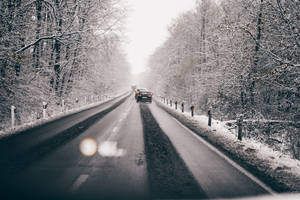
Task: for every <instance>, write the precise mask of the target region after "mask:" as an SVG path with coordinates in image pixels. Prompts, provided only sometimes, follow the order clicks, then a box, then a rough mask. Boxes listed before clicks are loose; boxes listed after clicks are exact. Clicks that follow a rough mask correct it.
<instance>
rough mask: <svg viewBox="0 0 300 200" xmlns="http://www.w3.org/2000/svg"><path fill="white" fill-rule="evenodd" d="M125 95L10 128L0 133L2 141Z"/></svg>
mask: <svg viewBox="0 0 300 200" xmlns="http://www.w3.org/2000/svg"><path fill="white" fill-rule="evenodd" d="M125 94H127V93H123V94H119V95H116V96H114V97H108V98H107V99H106V100H102V101H98V102H94V103H90V104H87V105H84V106H81V107H79V108H74V109H71V110H67V111H65V112H60V113H57V114H56V115H53V116H51V117H48V118H46V119H38V120H36V121H33V122H28V123H24V124H22V125H19V126H16V127H15V128H14V129H11V128H10V129H6V130H4V131H0V139H1V138H2V137H6V136H8V135H12V134H17V133H20V132H22V131H25V130H27V129H31V128H34V127H37V126H41V125H43V124H46V123H48V122H51V121H54V120H57V119H61V118H63V117H65V116H68V115H71V114H74V113H77V112H80V111H83V110H87V109H89V108H92V107H95V106H98V105H100V104H103V103H106V102H108V101H111V100H112V99H114V98H117V97H119V96H122V95H125Z"/></svg>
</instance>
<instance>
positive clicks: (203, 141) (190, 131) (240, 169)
mask: <svg viewBox="0 0 300 200" xmlns="http://www.w3.org/2000/svg"><path fill="white" fill-rule="evenodd" d="M172 118H173V119H174V120H175V121H176V122H177V123H178V124H179V125H180V126H181V127H183V128H184V129H185V130H187V131H188V132H189V133H190V134H191V135H192V136H194V137H195V138H196V139H197V140H199V141H200V142H201V143H203V144H205V145H206V146H207V147H208V148H210V149H211V150H212V151H213V152H215V153H216V154H218V155H219V156H220V157H221V158H223V159H224V160H226V161H227V162H228V163H229V164H231V165H232V166H233V167H235V168H236V169H237V170H239V171H240V172H241V173H243V174H244V175H246V176H247V177H248V178H250V179H251V180H252V181H254V182H255V183H257V184H258V185H259V186H261V187H262V188H263V189H264V190H266V191H267V192H269V193H270V194H272V195H277V193H276V192H275V191H273V190H272V189H271V188H270V187H268V186H267V185H266V184H264V183H263V182H261V181H260V180H259V179H258V178H256V177H255V176H254V175H252V174H251V173H250V172H248V171H247V170H246V169H244V168H243V167H241V166H240V165H238V164H237V163H236V162H234V161H233V160H231V159H230V158H229V157H227V156H226V155H225V154H223V153H222V152H221V151H219V150H218V149H217V148H215V147H214V146H213V145H211V144H210V143H208V142H207V141H205V140H204V139H203V138H201V137H200V136H199V135H197V134H196V133H194V132H193V131H192V130H190V129H189V128H187V127H186V126H184V125H183V124H182V123H181V122H179V121H178V120H177V119H176V118H174V117H173V116H172Z"/></svg>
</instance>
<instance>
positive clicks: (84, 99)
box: [84, 96, 87, 105]
mask: <svg viewBox="0 0 300 200" xmlns="http://www.w3.org/2000/svg"><path fill="white" fill-rule="evenodd" d="M86 101H87V99H86V96H85V97H84V104H85V105H86Z"/></svg>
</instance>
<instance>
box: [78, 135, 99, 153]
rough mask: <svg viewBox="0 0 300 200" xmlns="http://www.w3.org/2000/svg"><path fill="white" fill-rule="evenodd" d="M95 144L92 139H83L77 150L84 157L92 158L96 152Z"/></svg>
mask: <svg viewBox="0 0 300 200" xmlns="http://www.w3.org/2000/svg"><path fill="white" fill-rule="evenodd" d="M97 148H98V147H97V143H96V141H95V140H94V139H92V138H85V139H83V140H82V141H81V142H80V145H79V149H80V152H81V153H82V154H83V155H84V156H93V155H95V153H96V152H97Z"/></svg>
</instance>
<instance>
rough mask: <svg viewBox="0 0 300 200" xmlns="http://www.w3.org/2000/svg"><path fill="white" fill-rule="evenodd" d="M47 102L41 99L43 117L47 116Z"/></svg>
mask: <svg viewBox="0 0 300 200" xmlns="http://www.w3.org/2000/svg"><path fill="white" fill-rule="evenodd" d="M47 105H48V104H47V102H45V101H43V119H46V118H47V116H46V113H47V112H46V109H47Z"/></svg>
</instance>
